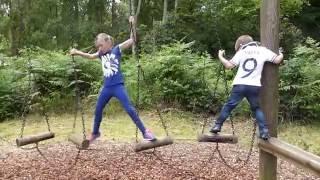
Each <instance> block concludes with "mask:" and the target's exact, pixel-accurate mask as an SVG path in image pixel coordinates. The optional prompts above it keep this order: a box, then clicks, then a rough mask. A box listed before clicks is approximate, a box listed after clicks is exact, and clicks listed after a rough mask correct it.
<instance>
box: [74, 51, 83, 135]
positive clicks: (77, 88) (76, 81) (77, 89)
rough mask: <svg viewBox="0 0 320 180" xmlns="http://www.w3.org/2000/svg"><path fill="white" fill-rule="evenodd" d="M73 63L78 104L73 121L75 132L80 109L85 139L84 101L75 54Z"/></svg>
mask: <svg viewBox="0 0 320 180" xmlns="http://www.w3.org/2000/svg"><path fill="white" fill-rule="evenodd" d="M72 64H73V70H74V79H75V84H74V85H75V95H76V106H75V111H76V112H75V116H74V121H73V130H72V131H73V132H74V131H75V128H76V121H77V114H78V111H80V113H81V121H82V134H83V139H86V127H85V119H84V112H83V108H82V101H81V94H80V88H79V85H78V73H77V68H76V61H75V59H74V56H72Z"/></svg>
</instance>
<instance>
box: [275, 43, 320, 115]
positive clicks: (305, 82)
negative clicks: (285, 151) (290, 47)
mask: <svg viewBox="0 0 320 180" xmlns="http://www.w3.org/2000/svg"><path fill="white" fill-rule="evenodd" d="M319 45H320V43H319V42H316V41H314V40H313V39H311V38H308V39H307V40H306V42H305V43H304V44H301V45H299V46H297V47H296V48H294V53H293V55H292V56H291V57H290V58H289V59H288V60H287V61H286V62H285V65H284V66H283V67H282V68H281V80H280V112H281V114H282V116H283V118H284V119H291V120H307V119H315V118H319V117H320V105H319V102H320V71H319V69H320V46H319Z"/></svg>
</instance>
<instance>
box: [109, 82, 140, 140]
mask: <svg viewBox="0 0 320 180" xmlns="http://www.w3.org/2000/svg"><path fill="white" fill-rule="evenodd" d="M114 96H115V97H116V98H117V99H118V100H119V101H120V103H121V105H122V107H123V108H124V109H125V110H126V112H127V113H128V114H129V116H130V117H131V119H132V120H133V122H134V123H135V124H136V126H137V127H138V128H139V130H140V131H141V133H142V134H144V133H145V131H146V128H145V126H144V125H143V122H142V121H141V119H140V118H139V116H138V113H137V112H136V110H135V108H134V107H133V106H132V104H131V102H130V99H129V96H128V94H127V91H126V89H125V87H124V85H122V84H121V85H117V86H116V90H115V91H114Z"/></svg>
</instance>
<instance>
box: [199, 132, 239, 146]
mask: <svg viewBox="0 0 320 180" xmlns="http://www.w3.org/2000/svg"><path fill="white" fill-rule="evenodd" d="M198 141H199V142H217V143H229V144H236V143H238V137H237V136H235V135H233V134H210V135H209V134H202V135H200V136H199V137H198Z"/></svg>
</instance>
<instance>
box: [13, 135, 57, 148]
mask: <svg viewBox="0 0 320 180" xmlns="http://www.w3.org/2000/svg"><path fill="white" fill-rule="evenodd" d="M51 138H54V133H52V132H45V133H41V134H37V135H30V136H26V137H22V138H17V139H16V143H17V146H18V147H20V146H25V145H28V144H33V143H38V142H40V141H44V140H47V139H51Z"/></svg>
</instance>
